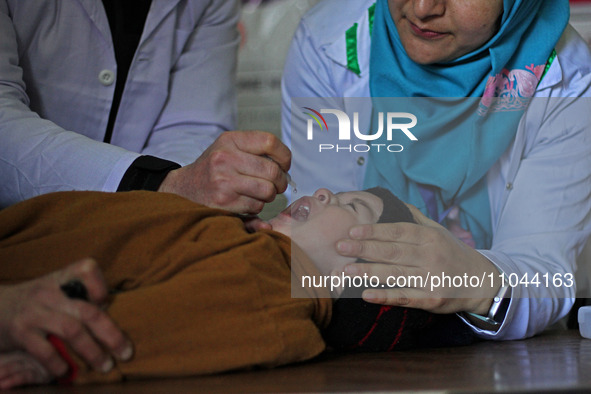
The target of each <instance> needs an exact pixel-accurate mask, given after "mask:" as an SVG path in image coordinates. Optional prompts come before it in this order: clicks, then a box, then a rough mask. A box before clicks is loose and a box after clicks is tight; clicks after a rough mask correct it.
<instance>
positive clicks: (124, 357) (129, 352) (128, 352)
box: [119, 344, 133, 361]
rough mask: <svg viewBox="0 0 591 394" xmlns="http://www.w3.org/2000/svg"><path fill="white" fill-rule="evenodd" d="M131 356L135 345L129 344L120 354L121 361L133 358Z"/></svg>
mask: <svg viewBox="0 0 591 394" xmlns="http://www.w3.org/2000/svg"><path fill="white" fill-rule="evenodd" d="M131 356H133V347H132V346H131V345H130V344H128V345H127V346H126V347H125V349H123V351H122V352H121V354H119V358H120V359H121V361H127V360H129V359H130V358H131Z"/></svg>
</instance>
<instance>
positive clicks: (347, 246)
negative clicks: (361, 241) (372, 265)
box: [337, 241, 353, 255]
mask: <svg viewBox="0 0 591 394" xmlns="http://www.w3.org/2000/svg"><path fill="white" fill-rule="evenodd" d="M337 251H338V252H339V253H340V254H344V255H350V254H351V253H353V245H352V244H351V242H349V241H339V242H337Z"/></svg>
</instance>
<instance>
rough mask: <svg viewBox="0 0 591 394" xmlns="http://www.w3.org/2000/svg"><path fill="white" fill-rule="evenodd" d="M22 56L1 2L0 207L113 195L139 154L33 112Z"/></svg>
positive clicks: (3, 4)
mask: <svg viewBox="0 0 591 394" xmlns="http://www.w3.org/2000/svg"><path fill="white" fill-rule="evenodd" d="M18 53H19V52H18V45H17V39H16V34H15V31H14V28H13V25H12V19H11V17H10V15H9V12H8V6H7V4H6V1H5V0H0V208H1V207H5V206H8V205H10V204H13V203H15V202H18V201H21V200H24V199H27V198H30V197H33V196H36V195H39V194H43V193H47V192H51V191H60V190H103V191H112V186H111V187H107V185H117V184H118V183H119V180H120V179H121V177H122V176H123V173H124V172H125V170H126V169H127V168H128V167H129V165H130V164H131V163H132V162H133V160H135V158H137V156H138V154H135V153H131V152H128V151H126V150H124V149H121V148H118V147H115V146H111V145H108V144H104V143H101V142H97V141H93V140H91V139H89V138H86V137H84V136H81V135H79V134H77V133H74V132H71V131H68V130H64V129H63V128H61V127H58V126H57V125H56V124H55V123H53V122H50V121H48V120H44V119H41V118H40V117H39V116H38V115H37V114H36V113H35V112H33V111H31V110H30V108H29V98H28V97H27V93H26V86H25V84H24V82H23V79H22V70H21V68H20V66H19V55H18ZM109 189H111V190H109Z"/></svg>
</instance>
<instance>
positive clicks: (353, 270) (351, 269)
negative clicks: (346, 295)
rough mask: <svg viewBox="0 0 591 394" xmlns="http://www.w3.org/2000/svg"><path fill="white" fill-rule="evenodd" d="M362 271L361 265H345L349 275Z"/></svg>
mask: <svg viewBox="0 0 591 394" xmlns="http://www.w3.org/2000/svg"><path fill="white" fill-rule="evenodd" d="M360 273H361V271H360V270H359V267H357V266H355V265H348V266H346V267H345V274H347V275H351V276H357V275H359V274H360Z"/></svg>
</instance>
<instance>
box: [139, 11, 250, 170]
mask: <svg viewBox="0 0 591 394" xmlns="http://www.w3.org/2000/svg"><path fill="white" fill-rule="evenodd" d="M179 12H183V11H182V10H181V11H179ZM204 12H205V14H204V15H203V16H202V17H201V18H200V19H199V22H198V23H197V24H196V26H195V27H194V29H193V30H192V31H190V32H185V33H186V34H188V38H187V40H186V43H185V47H184V48H183V50H182V53H181V55H180V57H179V58H178V60H177V61H176V62H175V64H174V65H173V66H172V69H171V71H170V72H171V75H170V78H169V80H170V84H169V91H168V99H167V102H166V103H165V105H164V107H163V109H162V112H161V114H160V116H159V118H158V120H157V122H156V124H155V125H154V127H153V130H152V134H151V136H150V138H149V140H148V142H147V145H146V147H145V148H144V150H143V151H142V153H144V154H149V155H154V156H158V157H162V158H166V159H169V160H174V161H176V162H178V163H179V164H181V165H186V164H190V163H192V162H193V161H195V159H197V158H198V157H199V156H200V155H201V153H203V151H204V150H205V149H206V148H207V147H208V146H209V145H211V144H212V143H213V142H214V141H215V139H216V138H217V137H218V136H219V135H220V134H221V133H222V132H223V131H226V130H233V129H234V128H235V127H236V92H235V85H236V83H235V82H236V78H235V75H236V63H237V50H238V45H239V42H240V37H239V34H238V29H237V25H238V16H239V2H238V1H236V0H231V1H228V0H214V1H210V4H209V6H208V7H207V8H206V9H205V11H204ZM178 33H179V32H178V31H177V34H178Z"/></svg>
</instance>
